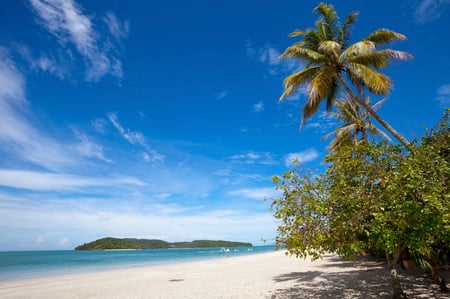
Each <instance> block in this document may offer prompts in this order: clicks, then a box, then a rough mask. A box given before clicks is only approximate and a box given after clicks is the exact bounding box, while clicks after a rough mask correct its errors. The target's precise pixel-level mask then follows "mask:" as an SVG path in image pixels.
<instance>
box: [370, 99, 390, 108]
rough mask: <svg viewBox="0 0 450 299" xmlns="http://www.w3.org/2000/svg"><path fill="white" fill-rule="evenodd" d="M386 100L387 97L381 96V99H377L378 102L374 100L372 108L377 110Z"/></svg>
mask: <svg viewBox="0 0 450 299" xmlns="http://www.w3.org/2000/svg"><path fill="white" fill-rule="evenodd" d="M369 101H370V99H369ZM386 101H387V98H383V99H382V100H379V101H378V102H376V103H375V104H373V105H372V109H373V110H375V111H377V110H378V109H380V107H381V106H383V104H384V103H385V102H386Z"/></svg>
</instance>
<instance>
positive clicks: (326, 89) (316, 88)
mask: <svg viewBox="0 0 450 299" xmlns="http://www.w3.org/2000/svg"><path fill="white" fill-rule="evenodd" d="M335 82H336V74H335V72H334V70H333V68H332V67H327V66H322V67H320V69H319V71H318V72H317V74H316V76H314V78H312V80H311V82H310V83H309V84H308V86H307V88H306V92H307V95H308V98H309V99H317V100H319V101H320V100H322V99H326V98H328V96H329V95H330V92H331V87H333V84H335Z"/></svg>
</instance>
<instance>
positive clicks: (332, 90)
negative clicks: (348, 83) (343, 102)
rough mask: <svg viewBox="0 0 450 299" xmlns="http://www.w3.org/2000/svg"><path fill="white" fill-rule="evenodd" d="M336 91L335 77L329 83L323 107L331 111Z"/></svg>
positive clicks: (337, 89)
mask: <svg viewBox="0 0 450 299" xmlns="http://www.w3.org/2000/svg"><path fill="white" fill-rule="evenodd" d="M338 92H339V82H338V79H337V78H336V77H335V79H334V81H333V83H332V84H331V85H330V91H329V94H328V97H327V102H326V104H327V105H326V107H325V109H326V111H331V109H332V108H333V105H334V103H335V101H336V98H337V95H338Z"/></svg>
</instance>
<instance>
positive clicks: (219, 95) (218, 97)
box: [215, 90, 228, 100]
mask: <svg viewBox="0 0 450 299" xmlns="http://www.w3.org/2000/svg"><path fill="white" fill-rule="evenodd" d="M227 96H228V91H226V90H224V91H221V92H219V93H217V94H216V95H215V98H216V100H223V99H225V98H226V97H227Z"/></svg>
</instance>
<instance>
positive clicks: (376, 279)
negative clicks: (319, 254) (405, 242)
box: [268, 256, 450, 299]
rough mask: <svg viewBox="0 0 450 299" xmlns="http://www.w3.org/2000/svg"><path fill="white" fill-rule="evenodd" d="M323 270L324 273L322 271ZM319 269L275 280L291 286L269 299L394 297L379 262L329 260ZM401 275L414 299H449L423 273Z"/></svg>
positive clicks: (377, 298) (285, 275) (413, 271)
mask: <svg viewBox="0 0 450 299" xmlns="http://www.w3.org/2000/svg"><path fill="white" fill-rule="evenodd" d="M321 268H323V269H324V270H323V271H321ZM325 268H327V269H326V270H325ZM317 269H318V270H314V271H308V270H307V271H296V272H290V273H285V274H282V275H279V276H276V277H274V278H273V280H274V281H275V282H276V283H280V285H283V284H285V285H286V284H289V287H285V288H279V289H277V290H275V291H274V292H273V294H272V295H271V296H270V297H268V298H271V299H281V298H282V299H285V298H292V299H293V298H316V299H318V298H329V299H331V298H333V299H335V298H345V299H347V298H348V299H350V298H352V299H353V298H368V299H375V298H376V299H379V298H381V299H383V298H386V299H388V298H389V299H390V298H391V297H392V293H391V281H390V278H389V273H388V270H387V268H386V266H385V265H384V264H383V263H381V262H379V261H375V260H371V259H367V258H360V259H358V260H343V259H341V258H339V257H335V256H327V257H326V263H323V264H321V265H320V266H317ZM399 275H400V279H401V283H402V286H403V289H404V291H405V293H406V294H407V295H408V297H409V298H411V299H413V298H438V299H450V294H448V293H441V292H440V291H439V287H438V286H437V285H436V284H434V283H433V281H431V280H430V277H429V276H428V275H427V274H426V273H424V272H423V271H421V270H420V269H408V270H403V269H400V270H399ZM289 282H290V283H289Z"/></svg>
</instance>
